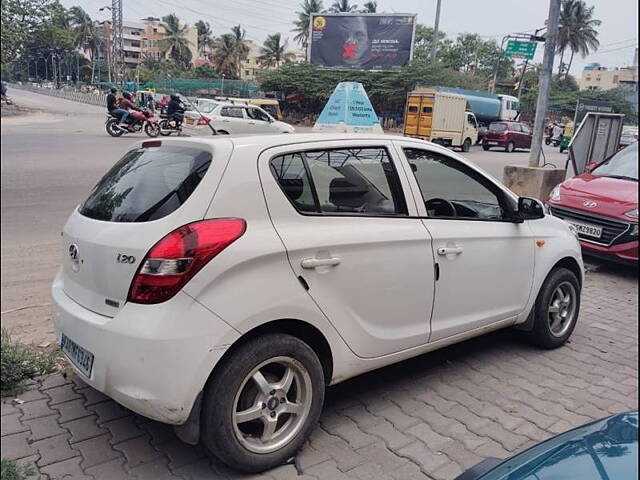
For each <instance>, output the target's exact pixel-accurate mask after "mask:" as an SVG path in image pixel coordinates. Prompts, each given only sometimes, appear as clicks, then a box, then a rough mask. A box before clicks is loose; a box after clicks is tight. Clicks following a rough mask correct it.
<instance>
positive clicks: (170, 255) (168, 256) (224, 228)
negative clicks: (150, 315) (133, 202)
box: [129, 218, 247, 304]
mask: <svg viewBox="0 0 640 480" xmlns="http://www.w3.org/2000/svg"><path fill="white" fill-rule="evenodd" d="M246 228H247V224H246V222H245V221H244V220H242V219H241V218H222V219H215V220H203V221H201V222H194V223H189V224H187V225H184V226H182V227H180V228H178V229H177V230H174V231H173V232H171V233H170V234H168V235H167V236H166V237H164V238H163V239H162V240H160V241H159V242H158V243H156V244H155V245H154V246H153V247H152V248H151V250H149V253H147V255H146V256H145V258H144V260H143V261H142V263H141V264H140V267H139V269H138V272H137V273H136V276H135V277H134V278H133V281H132V282H131V288H130V289H129V301H130V302H134V303H145V304H153V303H161V302H164V301H166V300H169V299H170V298H171V297H173V296H174V295H175V294H176V293H178V291H180V289H181V288H182V287H184V286H185V285H186V283H187V282H188V281H189V280H190V279H191V278H192V277H193V276H194V275H195V274H196V273H198V272H199V271H200V269H202V267H204V266H205V265H206V264H207V263H208V262H209V261H210V260H211V259H212V258H214V257H215V256H216V255H218V254H219V253H220V252H222V251H223V250H224V249H225V248H227V247H228V246H229V245H231V244H232V243H233V242H235V241H236V240H237V239H238V238H240V237H241V236H242V235H243V234H244V232H245V230H246Z"/></svg>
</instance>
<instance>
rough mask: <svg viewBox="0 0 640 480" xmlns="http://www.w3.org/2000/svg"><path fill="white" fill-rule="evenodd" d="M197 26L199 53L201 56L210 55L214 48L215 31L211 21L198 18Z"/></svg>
mask: <svg viewBox="0 0 640 480" xmlns="http://www.w3.org/2000/svg"><path fill="white" fill-rule="evenodd" d="M195 27H196V30H198V54H199V55H200V56H201V57H208V55H209V54H210V53H211V50H212V49H213V31H212V30H211V27H210V26H209V22H203V21H202V20H198V21H197V22H196V24H195Z"/></svg>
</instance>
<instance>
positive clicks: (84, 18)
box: [69, 7, 100, 83]
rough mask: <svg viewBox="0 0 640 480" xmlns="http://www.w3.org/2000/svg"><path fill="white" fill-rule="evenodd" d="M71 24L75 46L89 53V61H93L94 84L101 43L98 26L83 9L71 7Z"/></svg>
mask: <svg viewBox="0 0 640 480" xmlns="http://www.w3.org/2000/svg"><path fill="white" fill-rule="evenodd" d="M69 24H70V27H71V33H72V35H73V40H74V46H75V47H76V48H78V49H81V50H83V51H88V52H89V60H90V61H91V83H93V75H94V72H95V60H96V57H97V52H98V47H99V43H100V39H99V38H98V31H97V28H96V24H95V23H94V22H93V20H91V17H90V16H89V14H88V13H87V12H85V11H84V10H83V9H82V7H71V8H70V9H69Z"/></svg>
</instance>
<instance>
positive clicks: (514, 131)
mask: <svg viewBox="0 0 640 480" xmlns="http://www.w3.org/2000/svg"><path fill="white" fill-rule="evenodd" d="M509 127H510V130H511V132H510V135H511V140H512V141H513V144H514V145H515V146H516V148H522V147H523V142H522V129H521V128H520V125H519V124H517V123H512V124H511V125H510V126H509Z"/></svg>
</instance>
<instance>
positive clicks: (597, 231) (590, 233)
mask: <svg viewBox="0 0 640 480" xmlns="http://www.w3.org/2000/svg"><path fill="white" fill-rule="evenodd" d="M569 223H570V224H571V225H573V226H574V227H576V230H577V231H578V233H580V234H582V235H585V236H587V237H593V238H600V237H601V236H602V228H601V227H596V226H595V225H587V224H586V223H576V222H573V221H570V222H569Z"/></svg>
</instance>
